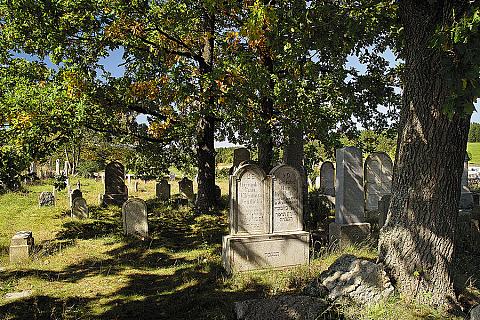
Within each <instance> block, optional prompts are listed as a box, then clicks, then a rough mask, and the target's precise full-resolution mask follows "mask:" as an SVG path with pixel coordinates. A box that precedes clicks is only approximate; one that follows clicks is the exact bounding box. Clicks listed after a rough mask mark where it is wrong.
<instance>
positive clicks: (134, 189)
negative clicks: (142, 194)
mask: <svg viewBox="0 0 480 320" xmlns="http://www.w3.org/2000/svg"><path fill="white" fill-rule="evenodd" d="M133 192H138V180H135V182H134V183H133Z"/></svg>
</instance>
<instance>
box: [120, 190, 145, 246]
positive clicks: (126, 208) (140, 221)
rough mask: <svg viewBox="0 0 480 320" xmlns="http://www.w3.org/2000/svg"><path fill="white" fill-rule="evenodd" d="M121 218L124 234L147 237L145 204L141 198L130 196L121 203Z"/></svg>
mask: <svg viewBox="0 0 480 320" xmlns="http://www.w3.org/2000/svg"><path fill="white" fill-rule="evenodd" d="M122 220H123V230H124V234H125V235H133V236H137V237H140V238H146V237H148V221H147V205H146V204H145V201H143V200H142V199H137V198H130V199H128V200H127V201H126V202H125V203H124V204H123V206H122Z"/></svg>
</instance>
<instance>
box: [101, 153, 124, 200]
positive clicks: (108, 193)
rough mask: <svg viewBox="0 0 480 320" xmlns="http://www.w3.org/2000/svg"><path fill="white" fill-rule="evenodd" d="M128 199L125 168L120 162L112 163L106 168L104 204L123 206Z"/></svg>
mask: <svg viewBox="0 0 480 320" xmlns="http://www.w3.org/2000/svg"><path fill="white" fill-rule="evenodd" d="M127 199H128V190H127V186H126V185H125V168H124V167H123V165H122V164H121V163H120V162H116V161H114V162H110V163H109V164H107V166H106V167H105V194H104V195H103V202H104V204H106V205H109V204H113V205H118V206H121V205H122V204H123V203H124V202H125V201H127Z"/></svg>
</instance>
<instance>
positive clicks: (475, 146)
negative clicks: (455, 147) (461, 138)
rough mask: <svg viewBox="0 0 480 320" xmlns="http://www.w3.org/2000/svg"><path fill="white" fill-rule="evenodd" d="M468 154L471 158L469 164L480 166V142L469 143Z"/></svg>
mask: <svg viewBox="0 0 480 320" xmlns="http://www.w3.org/2000/svg"><path fill="white" fill-rule="evenodd" d="M467 152H468V154H469V155H470V156H471V159H470V161H469V163H470V164H476V165H480V142H469V143H467Z"/></svg>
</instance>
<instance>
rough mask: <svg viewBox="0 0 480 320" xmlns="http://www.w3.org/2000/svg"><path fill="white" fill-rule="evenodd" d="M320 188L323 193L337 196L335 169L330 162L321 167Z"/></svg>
mask: <svg viewBox="0 0 480 320" xmlns="http://www.w3.org/2000/svg"><path fill="white" fill-rule="evenodd" d="M319 183H320V186H319V190H320V192H321V193H323V194H326V195H329V196H334V195H335V167H334V166H333V163H332V162H330V161H325V162H324V163H322V165H321V166H320V181H319Z"/></svg>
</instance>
